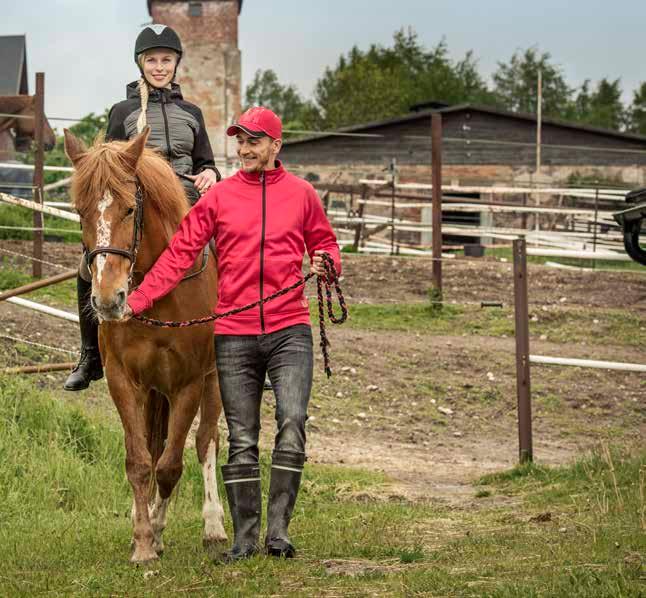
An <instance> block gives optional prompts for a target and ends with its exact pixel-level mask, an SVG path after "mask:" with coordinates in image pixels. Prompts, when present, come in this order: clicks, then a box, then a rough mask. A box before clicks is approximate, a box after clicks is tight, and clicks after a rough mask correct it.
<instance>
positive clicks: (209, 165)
mask: <svg viewBox="0 0 646 598" xmlns="http://www.w3.org/2000/svg"><path fill="white" fill-rule="evenodd" d="M194 115H195V118H196V119H197V122H198V123H199V126H200V128H199V130H198V131H197V133H196V134H195V142H194V143H193V154H192V158H193V174H199V173H200V172H202V171H203V170H206V169H211V170H214V171H215V173H216V174H217V175H218V180H220V178H221V177H220V171H219V170H218V169H217V168H216V167H215V160H214V159H213V150H212V149H211V142H210V141H209V136H208V134H207V132H206V124H205V123H204V116H203V115H202V111H201V110H200V109H199V108H197V107H195V110H194Z"/></svg>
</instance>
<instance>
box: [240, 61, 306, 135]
mask: <svg viewBox="0 0 646 598" xmlns="http://www.w3.org/2000/svg"><path fill="white" fill-rule="evenodd" d="M245 104H246V106H245V109H246V108H250V107H251V106H265V107H266V108H269V109H271V110H273V111H274V112H275V113H276V114H279V115H280V117H281V118H282V120H283V123H284V125H285V128H286V129H289V128H292V129H303V128H306V127H312V126H316V122H317V120H318V111H317V110H316V107H315V106H314V105H313V104H312V103H311V102H307V101H304V100H303V99H302V98H301V96H300V94H299V93H298V90H297V89H296V87H295V86H294V85H282V84H281V83H280V82H279V81H278V76H277V75H276V73H275V72H274V71H272V70H271V69H270V70H266V71H262V70H260V69H259V70H257V71H256V74H255V75H254V78H253V81H252V82H251V83H250V84H249V86H248V87H247V90H246V93H245Z"/></svg>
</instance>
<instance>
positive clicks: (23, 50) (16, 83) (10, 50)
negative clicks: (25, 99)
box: [0, 35, 29, 96]
mask: <svg viewBox="0 0 646 598" xmlns="http://www.w3.org/2000/svg"><path fill="white" fill-rule="evenodd" d="M0 56H2V60H0V95H3V96H16V95H23V94H28V93H29V82H28V79H27V42H26V39H25V36H24V35H3V36H0Z"/></svg>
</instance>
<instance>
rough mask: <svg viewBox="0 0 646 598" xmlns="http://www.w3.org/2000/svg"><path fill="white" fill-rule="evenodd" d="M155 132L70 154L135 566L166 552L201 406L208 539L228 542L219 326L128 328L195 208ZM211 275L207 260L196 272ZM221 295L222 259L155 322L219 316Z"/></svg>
mask: <svg viewBox="0 0 646 598" xmlns="http://www.w3.org/2000/svg"><path fill="white" fill-rule="evenodd" d="M148 133H149V130H148V129H146V131H144V132H143V133H142V134H141V135H139V136H137V137H136V138H134V139H133V140H132V141H130V142H119V141H113V142H111V143H101V142H97V143H95V144H94V146H93V147H92V148H90V149H89V150H87V149H86V148H85V146H84V145H83V143H82V141H80V140H79V139H77V138H76V137H75V136H74V135H73V134H72V133H70V132H69V131H67V130H66V131H65V151H66V153H67V155H68V156H69V158H70V160H72V162H73V164H74V167H75V174H74V176H73V179H72V197H73V201H74V205H75V207H76V210H77V211H78V213H79V215H80V217H81V224H82V227H83V244H84V246H85V249H86V251H88V252H89V253H88V258H89V260H88V261H89V262H90V266H91V270H92V297H91V303H92V306H93V308H94V310H95V312H96V315H97V316H98V318H99V322H100V326H99V346H100V351H101V358H102V361H103V364H104V367H105V373H106V378H107V382H108V387H109V389H110V394H111V395H112V400H113V401H114V404H115V405H116V407H117V410H118V412H119V415H120V417H121V422H122V424H123V430H124V435H125V444H126V472H127V475H128V480H129V481H130V484H131V485H132V489H133V493H134V503H133V510H132V519H133V545H134V550H133V554H132V557H131V560H132V561H133V562H142V561H148V560H152V559H155V558H157V556H158V554H159V553H160V552H161V551H162V550H163V543H162V537H161V535H162V531H163V530H164V527H165V525H166V511H167V508H168V504H169V499H170V496H171V492H172V490H173V488H174V487H175V485H176V484H177V482H178V480H179V478H180V476H181V474H182V457H183V452H184V444H185V442H186V437H187V435H188V432H189V429H190V427H191V423H192V422H193V420H194V418H195V415H196V413H197V411H198V407H199V408H200V424H199V428H198V430H197V438H196V445H197V454H198V458H199V461H200V463H201V464H202V471H203V476H204V497H205V498H204V507H203V510H202V514H203V517H204V537H203V539H204V542H205V544H210V543H217V542H224V541H225V540H226V534H225V531H224V526H223V522H224V512H223V509H222V505H221V503H220V499H219V497H218V488H217V484H216V477H215V466H216V459H217V451H218V428H217V423H218V418H219V416H220V412H221V411H222V403H221V400H220V394H219V387H218V381H217V373H216V369H215V349H214V342H213V326H212V325H208V324H207V325H200V326H195V327H191V328H151V327H148V326H146V325H144V324H142V323H141V322H138V321H136V320H129V321H126V322H119V320H120V319H121V318H122V316H123V313H124V308H125V306H126V298H127V295H128V292H129V287H130V283H131V279H135V280H138V281H140V280H141V278H142V276H143V274H144V273H145V272H146V271H147V270H149V269H150V267H151V266H152V265H153V264H154V262H155V260H156V259H157V258H158V257H159V255H160V254H161V252H162V251H163V250H164V249H165V247H166V246H167V245H168V242H169V240H170V239H171V237H172V235H173V233H174V232H175V230H176V228H177V226H178V224H179V223H180V221H181V220H182V218H183V216H184V215H185V214H186V212H187V211H188V209H189V205H188V202H187V201H186V197H185V195H184V191H183V189H182V185H181V184H180V183H179V181H178V179H177V177H176V176H175V174H174V173H173V170H172V169H171V167H170V166H169V164H168V163H167V162H166V161H165V160H164V159H163V158H162V157H161V156H160V155H159V154H157V153H155V152H153V151H152V150H149V149H145V145H146V140H147V138H148ZM201 266H202V257H200V259H199V260H197V262H196V266H195V268H194V270H193V271H192V272H195V273H198V272H200V269H201ZM216 285H217V279H216V268H215V258H214V256H213V255H210V256H209V258H208V264H207V267H206V269H205V270H203V271H202V272H200V273H198V274H196V275H195V276H193V277H191V278H190V279H189V278H188V277H187V279H186V280H184V281H183V282H182V283H180V284H179V285H178V286H177V287H176V289H175V290H174V291H173V292H171V293H169V294H168V295H167V296H166V297H164V298H163V299H161V300H159V301H158V302H156V303H155V306H154V308H153V309H151V310H150V311H149V312H148V315H153V317H155V318H159V319H162V320H179V319H181V320H184V319H187V318H195V317H197V316H203V315H204V314H208V313H211V312H212V311H213V306H214V304H215V300H216ZM155 482H156V484H155ZM151 488H152V490H151Z"/></svg>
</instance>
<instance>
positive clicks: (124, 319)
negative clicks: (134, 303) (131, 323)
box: [118, 303, 135, 324]
mask: <svg viewBox="0 0 646 598" xmlns="http://www.w3.org/2000/svg"><path fill="white" fill-rule="evenodd" d="M134 315H135V314H134V313H132V309H131V308H130V306H129V305H128V304H127V303H126V309H124V310H123V316H121V319H120V320H119V322H118V323H119V324H123V323H124V322H127V321H128V320H130V319H131V318H132V316H134Z"/></svg>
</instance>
